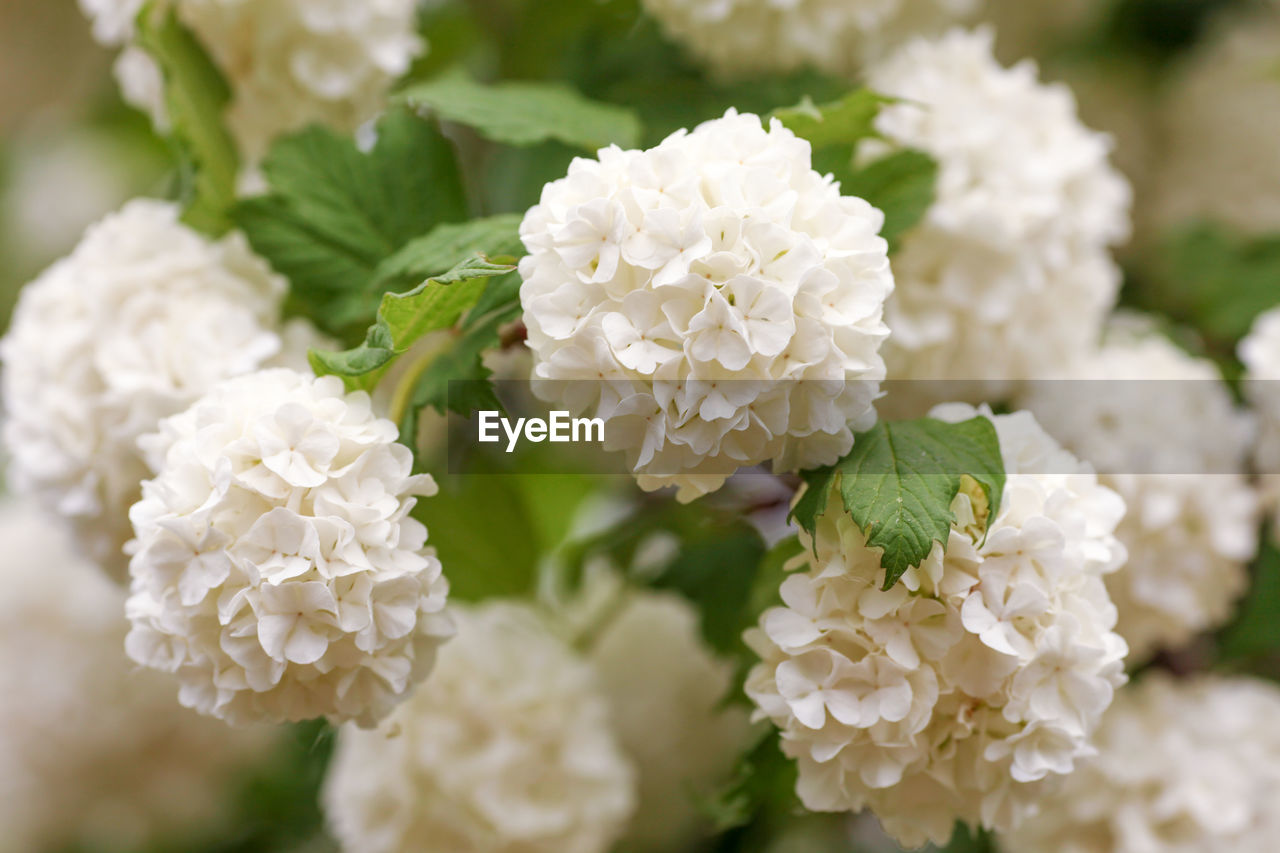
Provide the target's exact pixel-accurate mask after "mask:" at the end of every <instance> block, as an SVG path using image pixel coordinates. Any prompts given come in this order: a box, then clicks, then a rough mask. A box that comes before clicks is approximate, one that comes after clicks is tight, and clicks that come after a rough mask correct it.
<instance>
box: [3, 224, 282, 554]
mask: <svg viewBox="0 0 1280 853" xmlns="http://www.w3.org/2000/svg"><path fill="white" fill-rule="evenodd" d="M284 291H285V283H284V280H283V279H281V278H280V277H278V276H276V275H274V274H273V273H272V272H271V271H270V269H269V268H268V267H267V265H266V263H265V262H264V261H262V260H260V259H259V258H257V257H256V256H255V255H253V253H252V252H250V250H249V248H248V246H247V244H246V243H245V241H244V239H243V238H242V237H241V236H239V235H238V234H232V235H230V236H228V237H227V238H225V239H223V240H221V241H218V242H216V243H215V242H211V241H209V240H208V239H206V238H204V237H202V236H201V235H199V234H197V233H196V232H194V231H191V230H190V229H188V228H186V227H185V226H183V225H182V224H180V223H179V222H178V212H177V209H176V208H175V207H174V206H173V205H170V204H167V203H163V202H158V201H151V200H135V201H132V202H129V203H128V204H126V205H125V206H124V207H123V208H122V209H121V210H120V211H119V212H118V213H115V214H112V215H110V216H108V217H106V218H105V219H103V220H102V221H101V222H100V223H98V224H97V225H95V226H93V227H92V228H90V229H89V230H88V232H87V233H86V234H85V236H84V238H83V240H82V241H81V242H80V245H79V246H77V247H76V249H75V251H74V252H72V253H71V255H69V256H68V257H66V258H64V259H63V260H61V261H59V262H58V263H56V264H54V265H53V266H52V267H50V268H49V269H48V270H46V271H45V272H44V273H43V274H42V275H41V276H40V277H39V278H37V279H36V280H35V281H33V282H32V283H31V284H30V285H28V286H27V287H25V288H24V289H23V290H22V293H21V294H20V296H19V300H18V305H17V308H16V309H15V310H14V316H13V321H12V323H11V325H10V329H9V332H8V334H7V335H6V337H5V338H4V341H3V342H2V343H0V358H3V360H4V377H3V388H4V402H5V409H6V412H7V421H6V423H5V429H4V440H5V445H6V447H7V449H8V452H9V454H10V457H11V459H12V463H11V467H10V477H11V482H12V484H13V486H14V487H15V488H16V489H17V490H18V491H19V492H24V493H32V494H34V495H35V496H36V497H37V498H38V499H39V500H40V501H41V502H42V503H43V504H44V505H45V506H47V507H48V508H49V509H51V510H53V511H56V512H57V513H58V514H60V515H62V516H65V517H67V518H68V519H69V520H70V522H71V523H72V525H73V526H74V528H75V531H76V533H77V534H78V537H79V539H80V540H81V543H82V545H83V546H84V548H85V550H86V551H87V552H88V553H89V554H90V555H91V556H92V557H93V558H94V560H95V561H96V562H98V563H100V564H101V565H102V566H103V568H104V569H106V570H107V571H108V572H109V573H110V574H111V575H112V576H114V577H117V578H123V576H124V574H125V565H126V561H125V558H124V555H123V554H122V553H121V546H122V545H123V544H124V542H125V541H126V540H127V539H128V538H129V523H128V519H127V518H126V515H125V513H126V509H127V507H128V506H129V505H130V504H131V503H133V502H134V501H135V500H137V496H138V483H139V482H140V481H141V480H142V478H143V477H145V476H146V475H147V469H146V466H145V465H144V463H143V461H142V458H141V455H140V454H139V451H138V448H137V446H136V442H137V438H138V436H139V435H141V434H142V433H144V432H146V431H148V430H152V429H155V425H156V423H157V422H158V421H159V420H160V419H161V418H163V417H166V416H168V415H171V414H174V413H175V412H179V411H181V410H182V409H183V408H185V407H186V406H188V405H190V403H191V402H192V401H193V400H195V399H196V398H197V397H198V396H200V395H201V394H203V393H204V392H205V391H206V390H208V389H209V388H210V387H212V386H213V385H214V384H215V383H216V382H218V381H219V380H221V379H224V378H226V377H229V376H235V375H238V374H241V373H246V372H249V371H251V370H256V369H257V368H259V367H261V366H262V365H263V364H265V363H267V362H269V361H270V360H271V359H273V358H275V357H277V356H278V355H281V354H282V348H283V347H282V342H281V337H280V335H279V334H278V331H277V326H278V324H279V311H280V302H281V300H282V298H283V296H284Z"/></svg>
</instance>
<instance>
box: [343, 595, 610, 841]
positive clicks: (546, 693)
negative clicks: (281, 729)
mask: <svg viewBox="0 0 1280 853" xmlns="http://www.w3.org/2000/svg"><path fill="white" fill-rule="evenodd" d="M456 618H457V622H458V636H457V638H456V639H454V640H453V641H452V642H450V643H449V644H448V645H447V646H445V647H444V649H443V650H442V651H441V653H440V662H439V665H438V666H437V667H436V671H435V672H434V673H432V676H431V679H430V681H428V682H427V683H426V684H424V685H423V686H422V687H420V688H419V689H418V690H417V691H416V692H415V693H414V694H413V696H411V697H410V698H409V700H408V701H407V702H405V703H404V704H403V705H401V706H400V707H399V708H397V709H396V710H395V712H394V713H393V714H392V715H391V717H389V718H388V719H387V720H386V721H385V722H384V723H383V725H382V726H381V727H380V728H378V729H376V730H372V731H362V730H358V729H353V728H350V727H348V728H345V729H343V730H342V732H341V733H340V734H339V736H338V745H337V750H336V752H335V754H334V757H333V762H332V764H331V765H330V769H329V776H328V778H327V780H326V781H325V788H324V792H323V803H324V807H325V813H326V815H327V818H328V822H329V825H330V827H331V828H332V830H333V833H334V835H335V836H336V837H337V838H338V840H339V841H340V842H341V844H342V847H343V849H344V850H345V851H347V853H404V851H410V850H442V851H443V850H448V851H450V853H605V851H607V850H610V849H612V847H613V844H614V843H615V842H616V841H617V840H618V838H619V837H620V836H621V834H622V831H623V829H624V828H625V826H626V822H627V819H628V817H629V816H630V814H631V809H632V807H633V797H634V794H633V791H632V786H633V778H632V771H631V767H630V765H629V764H628V763H627V761H626V759H625V757H624V756H623V754H622V752H621V751H620V749H619V748H618V745H617V743H616V742H615V741H614V738H613V734H612V733H611V731H610V729H609V713H608V708H607V706H606V704H605V702H604V700H603V699H602V698H600V696H599V695H598V693H597V692H596V689H595V685H594V682H593V677H592V676H593V673H592V671H591V667H590V666H589V665H588V664H587V663H586V662H585V661H584V660H582V659H581V658H579V657H577V656H576V655H575V654H574V652H573V651H572V650H571V649H570V648H569V647H568V646H567V645H566V644H565V643H563V642H562V641H561V640H560V639H559V638H557V637H556V636H555V635H554V634H553V633H552V632H551V631H550V630H549V629H548V628H547V627H546V626H545V625H544V624H543V623H542V621H541V620H540V619H539V618H538V617H537V616H536V615H535V614H534V613H532V612H531V611H529V610H527V609H524V608H521V607H519V606H516V605H511V604H505V603H497V604H492V603H491V604H489V605H486V606H483V607H480V608H477V609H474V610H466V609H461V608H460V609H459V610H458V611H457V612H456Z"/></svg>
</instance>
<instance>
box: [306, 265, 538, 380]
mask: <svg viewBox="0 0 1280 853" xmlns="http://www.w3.org/2000/svg"><path fill="white" fill-rule="evenodd" d="M513 269H515V267H514V266H512V265H511V264H505V263H494V262H493V261H490V260H488V259H487V258H484V257H482V256H477V257H473V258H469V259H467V260H465V261H463V262H462V263H460V264H458V265H457V266H456V267H454V268H453V269H451V270H449V271H448V272H447V273H444V274H442V275H438V276H436V277H434V278H429V279H427V280H426V281H424V282H423V283H422V284H420V285H418V286H417V287H415V288H413V289H412V290H410V291H408V292H406V293H388V294H385V295H384V296H383V297H382V304H381V305H380V306H379V307H378V315H377V318H376V319H375V320H374V323H373V325H372V326H370V327H369V331H368V333H367V334H366V335H365V339H364V342H363V343H361V344H360V345H359V346H357V347H353V348H352V349H349V350H344V351H342V352H322V351H319V350H312V351H311V352H310V353H308V360H309V361H310V362H311V367H312V369H314V370H315V372H316V375H317V376H325V375H328V374H334V375H337V376H341V377H342V378H343V381H344V382H345V383H346V385H347V387H348V388H349V389H352V390H356V389H363V390H369V389H370V388H372V387H373V386H374V385H376V384H377V380H378V377H379V375H380V374H379V373H378V371H380V370H381V369H382V368H384V367H386V366H387V365H388V364H390V363H391V361H392V360H393V359H394V358H395V357H396V356H398V355H400V354H401V353H404V352H406V351H407V350H408V349H409V348H410V347H411V346H413V344H414V343H415V342H417V341H418V340H419V339H420V338H422V336H423V335H426V334H428V333H430V332H434V331H436V330H438V329H448V328H451V327H452V326H453V325H454V324H455V323H457V322H458V320H459V319H460V318H461V317H462V315H463V314H465V313H466V312H467V310H468V309H470V308H471V306H473V305H474V304H475V303H476V301H477V300H479V299H480V296H481V294H482V293H483V292H484V287H485V279H487V278H491V277H493V276H499V275H506V274H507V273H509V272H511V271H512V270H513Z"/></svg>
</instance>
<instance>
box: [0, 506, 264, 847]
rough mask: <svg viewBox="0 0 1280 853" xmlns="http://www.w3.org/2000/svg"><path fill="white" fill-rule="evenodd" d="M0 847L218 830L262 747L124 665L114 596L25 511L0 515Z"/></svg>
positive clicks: (129, 840)
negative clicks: (1, 551)
mask: <svg viewBox="0 0 1280 853" xmlns="http://www.w3.org/2000/svg"><path fill="white" fill-rule="evenodd" d="M0 536H3V538H4V542H5V546H6V549H7V550H6V561H5V565H4V568H3V569H0V574H2V575H3V579H4V583H3V585H2V586H0V589H2V590H3V592H0V791H2V792H3V796H0V826H3V827H4V835H3V840H0V849H3V850H5V851H15V853H18V851H24V852H25V851H32V850H61V849H67V848H69V847H76V848H77V849H80V846H81V845H83V847H84V848H85V849H94V850H104V851H128V850H140V849H145V848H147V847H148V845H149V842H154V841H159V840H165V839H171V838H172V837H173V834H174V833H175V832H179V831H181V832H193V831H194V832H199V831H200V830H201V829H202V828H213V827H215V826H217V824H218V822H219V821H222V820H225V819H226V817H227V813H228V806H229V805H230V804H231V803H230V800H231V798H230V796H229V794H230V790H229V786H230V784H231V783H232V782H233V781H234V780H235V778H236V775H237V774H238V773H240V772H241V771H243V770H244V769H245V768H246V767H247V766H248V765H249V764H250V763H251V762H253V761H255V760H256V759H258V758H259V757H266V756H267V755H268V754H269V749H270V747H271V745H272V743H273V736H272V734H271V733H270V731H268V730H266V729H265V728H261V727H252V728H246V729H230V728H228V727H227V726H225V725H223V724H221V723H219V722H218V721H216V720H208V719H204V718H202V717H200V716H198V715H197V714H194V713H192V712H191V711H188V710H186V709H185V708H181V707H179V706H178V704H177V703H176V702H174V701H173V690H172V687H171V685H170V683H169V681H168V679H166V678H164V677H163V676H161V675H158V674H156V673H152V672H145V671H144V672H139V671H138V669H137V667H136V666H134V665H133V663H132V662H131V661H130V660H129V659H128V658H127V657H126V656H125V654H124V649H123V645H124V637H125V631H126V629H127V627H128V626H127V623H126V621H125V619H124V593H123V592H122V591H121V590H120V589H119V588H118V587H116V586H115V585H114V584H112V583H111V582H110V581H108V580H107V579H106V578H104V577H103V576H102V575H101V573H100V572H98V571H97V570H96V569H95V567H93V566H92V565H91V564H89V563H88V562H86V561H85V560H84V559H83V558H82V557H80V556H79V555H77V554H76V553H74V551H72V549H70V548H69V547H68V543H67V541H66V537H65V535H64V534H63V533H62V531H61V530H60V529H59V528H58V527H57V526H56V525H54V524H52V523H51V521H50V520H49V519H48V518H47V517H46V516H44V515H42V514H41V513H40V512H38V511H37V510H36V508H35V507H33V506H31V505H30V504H18V503H15V502H9V503H5V504H0Z"/></svg>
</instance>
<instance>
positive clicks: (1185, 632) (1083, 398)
mask: <svg viewBox="0 0 1280 853" xmlns="http://www.w3.org/2000/svg"><path fill="white" fill-rule="evenodd" d="M1057 375H1058V376H1059V377H1061V378H1062V379H1063V380H1065V381H1048V382H1043V383H1033V384H1031V385H1029V386H1028V390H1027V391H1026V392H1025V393H1024V394H1023V395H1022V398H1021V401H1020V405H1022V406H1023V407H1024V408H1026V409H1029V410H1030V411H1031V412H1033V413H1034V414H1035V415H1036V417H1037V419H1039V421H1040V422H1041V423H1044V424H1048V425H1049V429H1050V431H1051V432H1052V433H1053V435H1054V437H1056V438H1057V439H1059V440H1060V441H1062V443H1063V444H1064V445H1065V446H1066V447H1067V448H1069V449H1070V450H1072V451H1073V452H1075V453H1078V454H1079V455H1080V457H1081V458H1083V459H1087V460H1089V461H1090V462H1091V463H1093V464H1094V465H1095V466H1096V467H1097V468H1098V469H1099V470H1101V471H1102V472H1103V473H1102V475H1101V477H1100V480H1101V482H1102V483H1103V484H1104V485H1106V486H1109V487H1111V488H1112V489H1115V490H1116V491H1117V492H1119V493H1120V495H1121V496H1122V497H1124V499H1125V504H1126V505H1127V506H1128V512H1127V513H1126V514H1125V517H1124V520H1123V521H1122V522H1121V524H1120V527H1119V528H1118V529H1117V531H1116V534H1117V536H1119V538H1120V541H1121V542H1123V543H1124V545H1125V548H1126V549H1127V550H1128V553H1129V560H1128V562H1127V563H1126V564H1125V567H1124V569H1122V570H1121V571H1119V572H1116V573H1115V574H1112V575H1108V576H1107V589H1108V590H1109V591H1110V593H1111V599H1112V601H1113V602H1115V605H1116V607H1117V609H1118V610H1119V614H1120V616H1119V622H1118V623H1117V626H1116V631H1117V632H1119V634H1120V635H1121V636H1123V637H1124V638H1125V640H1126V641H1127V642H1128V644H1129V648H1130V661H1131V662H1134V663H1137V662H1141V661H1143V660H1145V659H1146V658H1148V657H1150V655H1151V654H1152V653H1153V652H1154V651H1155V650H1156V649H1157V648H1159V647H1162V646H1163V647H1177V646H1179V645H1181V644H1183V643H1185V642H1187V641H1188V640H1189V639H1190V638H1191V637H1192V636H1193V635H1194V634H1196V633H1198V632H1200V631H1204V630H1207V629H1209V628H1214V627H1217V626H1218V625H1221V624H1222V623H1223V622H1225V621H1226V620H1227V618H1228V617H1229V616H1230V615H1231V612H1232V610H1233V605H1234V603H1235V600H1236V599H1237V598H1239V597H1240V595H1241V594H1242V593H1243V592H1244V590H1245V587H1246V586H1247V585H1248V570H1247V567H1248V563H1249V561H1250V560H1252V559H1253V556H1254V554H1255V553H1256V551H1257V544H1258V497H1257V494H1256V493H1255V491H1254V489H1253V487H1252V486H1250V484H1249V481H1248V479H1247V477H1246V476H1245V462H1246V456H1247V453H1248V449H1249V442H1250V439H1251V437H1252V424H1251V423H1250V421H1249V419H1248V417H1247V416H1246V415H1244V414H1243V413H1241V412H1240V411H1238V410H1237V409H1236V407H1235V404H1234V403H1233V402H1232V399H1231V392H1230V391H1229V390H1228V388H1227V386H1226V384H1225V383H1224V382H1223V381H1222V377H1221V376H1220V375H1219V373H1218V370H1217V368H1216V367H1214V365H1213V363H1212V362H1209V361H1206V360H1203V359H1196V358H1193V357H1191V356H1189V355H1187V354H1186V353H1184V352H1182V351H1181V350H1179V349H1178V348H1177V347H1176V346H1174V344H1173V343H1171V342H1170V341H1168V340H1167V339H1165V338H1163V337H1161V336H1159V335H1158V334H1156V333H1155V332H1153V331H1150V330H1146V331H1144V330H1143V329H1141V328H1139V327H1136V326H1135V327H1133V328H1123V327H1120V328H1117V327H1116V325H1115V324H1113V328H1112V331H1111V333H1110V334H1109V339H1108V342H1107V344H1106V345H1105V346H1104V347H1103V348H1102V349H1101V350H1099V351H1098V352H1097V353H1095V354H1094V355H1092V356H1090V357H1088V358H1086V359H1084V360H1082V361H1080V362H1078V363H1077V364H1075V365H1071V366H1068V367H1067V368H1066V369H1064V370H1063V371H1061V372H1059V373H1058V374H1057Z"/></svg>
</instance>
